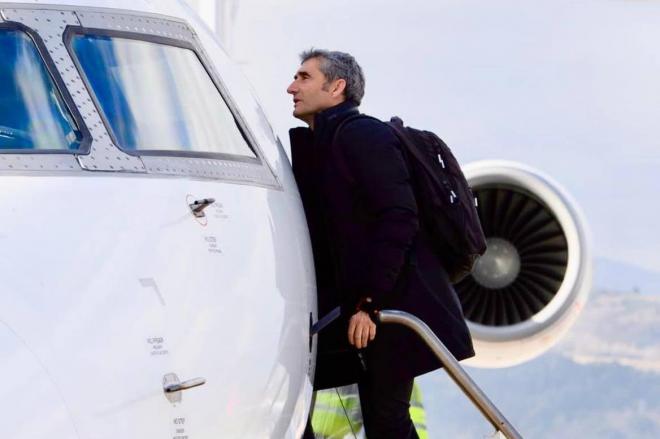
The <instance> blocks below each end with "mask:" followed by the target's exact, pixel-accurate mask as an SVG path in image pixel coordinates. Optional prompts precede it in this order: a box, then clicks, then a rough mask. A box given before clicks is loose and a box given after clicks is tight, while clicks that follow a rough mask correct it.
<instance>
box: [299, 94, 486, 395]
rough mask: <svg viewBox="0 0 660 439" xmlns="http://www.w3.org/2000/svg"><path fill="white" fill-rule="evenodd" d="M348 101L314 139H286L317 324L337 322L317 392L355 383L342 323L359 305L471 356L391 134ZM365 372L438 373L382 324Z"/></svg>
mask: <svg viewBox="0 0 660 439" xmlns="http://www.w3.org/2000/svg"><path fill="white" fill-rule="evenodd" d="M357 114H359V112H358V110H357V107H356V106H355V105H354V104H352V103H351V102H344V103H343V104H340V105H338V106H336V107H333V108H330V109H327V110H325V111H323V112H321V113H319V114H317V116H316V118H315V123H314V131H311V130H310V129H308V128H294V129H292V130H291V131H290V136H291V155H292V162H293V171H294V174H295V177H296V181H297V183H298V187H299V190H300V194H301V197H302V201H303V205H304V208H305V214H306V216H307V223H308V226H309V230H310V236H311V240H312V247H313V251H314V263H315V267H316V277H317V290H318V301H319V316H323V315H324V314H325V313H327V312H329V311H330V310H332V309H333V308H334V307H335V306H338V305H340V306H341V307H342V317H341V318H340V319H338V320H337V321H335V322H334V323H333V324H331V325H330V326H328V327H327V328H326V329H324V330H323V331H322V332H321V334H320V336H319V347H318V352H319V354H318V361H317V370H316V378H315V388H317V389H322V388H328V387H336V386H340V385H344V384H350V383H354V382H356V381H357V376H358V373H359V371H360V368H361V367H362V366H361V362H360V361H359V359H358V356H357V351H356V349H355V348H352V347H351V346H350V345H349V344H348V339H347V323H348V318H350V316H351V315H352V314H353V313H354V312H355V307H356V305H357V303H358V302H359V300H360V298H362V297H365V296H370V297H372V298H373V300H374V304H375V306H376V308H378V309H386V308H387V309H398V310H402V311H407V312H409V313H412V314H414V315H416V316H417V317H419V318H421V319H422V320H423V321H425V322H426V323H427V324H428V325H429V326H430V327H431V329H432V330H433V331H434V332H435V334H436V335H437V336H438V337H439V338H440V339H441V340H442V341H443V342H444V343H445V345H446V346H447V348H448V349H449V350H450V351H451V352H452V353H453V354H454V356H455V357H457V358H458V359H459V360H461V359H464V358H468V357H471V356H472V355H474V351H473V349H472V342H471V338H470V334H469V331H468V329H467V325H466V324H465V320H464V317H463V312H462V310H461V305H460V302H459V300H458V297H457V295H456V292H455V291H454V289H453V287H452V286H451V283H450V282H449V280H448V277H447V273H446V272H445V270H444V269H443V268H442V265H441V264H440V261H439V260H438V258H437V257H436V256H435V255H434V254H433V252H432V251H431V248H430V247H429V245H428V243H427V241H428V240H427V239H426V238H425V235H424V232H423V230H420V227H419V221H418V217H417V204H416V202H415V197H414V194H413V191H412V188H411V185H410V180H409V175H408V170H407V167H406V165H405V162H404V158H403V156H402V153H401V145H400V143H399V140H398V139H397V137H396V136H395V134H394V133H393V132H392V131H391V129H390V128H389V127H388V126H387V125H386V124H384V123H382V122H380V121H377V120H374V119H371V118H366V117H365V118H357V119H354V120H351V121H349V122H348V124H346V125H345V126H344V127H343V128H342V129H341V132H339V133H338V134H337V137H336V142H335V144H334V145H333V139H334V138H335V132H336V129H337V127H338V125H339V123H340V122H341V121H342V120H344V119H345V118H347V117H349V116H351V115H357ZM366 359H367V360H368V361H367V364H369V363H370V362H372V361H378V362H386V363H383V364H390V365H391V368H390V370H391V374H392V377H393V378H397V379H398V378H400V379H409V378H411V377H414V376H417V375H420V374H423V373H426V372H429V371H431V370H434V369H437V368H439V367H440V363H439V361H438V360H437V359H436V358H435V357H434V356H433V355H432V354H431V353H430V351H429V350H428V348H427V347H426V346H425V345H424V344H423V343H422V342H421V341H420V340H419V339H418V338H417V336H416V335H414V334H413V333H412V332H410V330H408V329H406V328H402V327H398V326H397V327H395V326H393V325H381V326H379V327H378V329H377V334H376V339H375V340H374V341H373V342H371V343H370V344H369V347H368V348H367V349H366Z"/></svg>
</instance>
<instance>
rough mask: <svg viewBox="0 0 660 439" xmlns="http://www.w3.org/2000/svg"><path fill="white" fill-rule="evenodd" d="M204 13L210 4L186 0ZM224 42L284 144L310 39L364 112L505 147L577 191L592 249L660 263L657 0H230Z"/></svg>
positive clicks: (481, 151)
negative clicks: (359, 72)
mask: <svg viewBox="0 0 660 439" xmlns="http://www.w3.org/2000/svg"><path fill="white" fill-rule="evenodd" d="M197 3H198V4H199V6H200V7H201V8H202V11H203V12H205V15H206V16H207V17H211V16H212V15H213V12H212V9H213V7H214V6H213V3H214V2H213V1H212V0H199V1H197ZM234 3H235V5H236V6H237V8H236V9H235V16H234V22H233V23H234V24H233V29H232V32H231V35H232V37H231V40H230V41H229V43H228V46H229V47H228V49H229V51H230V53H231V55H232V56H233V58H234V59H235V60H237V61H238V62H239V63H241V65H242V67H243V70H244V72H245V74H246V76H247V77H248V79H249V81H250V82H251V83H252V85H253V86H254V89H255V92H256V94H257V96H258V97H259V99H260V101H261V103H262V105H263V107H264V109H265V111H266V114H267V115H268V116H269V118H270V120H271V122H272V124H273V127H274V129H275V131H276V133H277V134H278V135H279V137H280V138H281V139H282V143H283V144H284V145H285V147H288V134H287V131H288V129H289V128H290V127H292V126H296V125H300V122H299V121H297V120H295V119H294V118H293V117H292V116H291V110H292V102H291V97H290V96H288V95H287V94H286V91H285V90H286V87H287V85H288V84H289V83H290V81H291V79H292V76H293V73H294V72H295V70H296V68H297V66H298V64H299V60H298V54H299V53H300V52H301V51H302V50H305V49H308V48H310V47H317V48H328V49H335V50H342V51H346V52H350V53H351V54H353V55H354V56H355V57H356V59H357V60H358V62H359V63H360V64H361V65H362V67H363V69H364V71H365V74H366V78H367V87H366V95H365V99H364V101H363V105H362V107H361V109H362V111H363V112H366V113H370V114H372V115H375V116H377V117H380V118H389V117H390V116H392V115H399V116H401V117H402V118H403V119H404V121H406V123H407V124H409V125H411V126H415V127H420V128H425V129H429V130H432V131H434V132H436V133H437V134H438V135H440V137H442V138H443V139H444V140H445V141H446V142H447V143H448V144H449V145H450V147H452V149H453V151H454V153H455V154H456V155H457V157H458V159H459V160H460V161H461V162H462V163H464V164H465V163H469V162H472V161H475V160H482V159H506V160H513V161H518V162H522V163H525V164H527V165H531V166H533V167H535V168H537V169H539V170H541V171H542V172H545V173H547V174H549V175H551V176H552V177H553V178H554V179H555V180H557V181H558V182H559V183H560V184H561V185H562V186H563V187H565V188H566V189H567V190H568V192H569V193H571V194H572V195H573V197H574V198H575V199H576V200H577V203H578V205H579V206H580V207H581V209H582V211H583V212H584V214H585V216H586V219H587V223H588V225H589V228H590V230H591V243H592V247H593V253H594V255H595V256H596V257H597V258H606V259H608V260H613V261H621V262H624V263H626V264H632V265H636V266H639V267H643V268H645V269H647V270H652V271H658V272H660V252H658V251H657V248H658V247H659V244H660V234H659V233H657V232H656V230H655V227H656V223H657V220H658V219H659V218H660V207H659V205H658V203H655V202H654V200H655V199H656V191H657V190H658V189H660V175H659V174H660V173H659V172H658V171H659V170H660V140H659V139H660V138H659V137H658V136H657V133H656V131H657V127H659V126H660V123H658V121H659V120H660V105H658V103H659V102H660V81H658V78H659V77H660V51H658V50H657V41H658V36H660V1H653V0H647V1H642V0H637V1H635V0H626V1H624V0H537V1H534V2H528V1H514V0H499V1H476V0H460V1H459V0H453V1H447V0H434V1H423V0H408V1H406V2H396V1H393V0H360V1H355V0H335V1H333V2H328V1H323V2H321V1H311V0H305V1H302V0H237V1H235V2H234Z"/></svg>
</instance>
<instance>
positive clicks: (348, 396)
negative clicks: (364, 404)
mask: <svg viewBox="0 0 660 439" xmlns="http://www.w3.org/2000/svg"><path fill="white" fill-rule="evenodd" d="M312 428H313V429H314V434H315V435H316V437H317V438H318V437H319V436H321V437H323V438H324V439H344V438H353V437H355V436H356V435H357V434H358V432H359V431H360V430H361V429H362V411H361V410H360V397H359V396H358V388H357V384H353V385H350V386H344V387H338V388H335V389H327V390H319V391H317V392H316V403H315V404H314V413H313V415H312Z"/></svg>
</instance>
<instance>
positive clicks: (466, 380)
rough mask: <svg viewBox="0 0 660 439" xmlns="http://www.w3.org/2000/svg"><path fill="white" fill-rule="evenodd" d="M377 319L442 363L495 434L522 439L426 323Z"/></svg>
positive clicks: (404, 316) (387, 314)
mask: <svg viewBox="0 0 660 439" xmlns="http://www.w3.org/2000/svg"><path fill="white" fill-rule="evenodd" d="M377 316H378V320H379V321H380V323H398V324H400V325H403V326H406V327H408V328H410V329H412V330H413V331H415V333H417V335H419V337H420V338H421V339H422V340H424V342H425V343H426V344H427V345H428V346H429V348H431V350H432V351H433V353H434V354H435V355H436V356H437V357H438V359H439V360H440V361H441V362H442V364H443V366H444V368H445V370H446V371H447V373H448V374H449V376H450V377H451V379H452V380H454V382H455V383H456V384H457V385H458V387H460V389H461V390H462V391H463V393H465V395H466V396H467V397H468V398H470V400H471V401H472V403H473V404H474V405H476V406H477V408H478V409H479V411H480V412H481V413H482V414H483V415H484V417H485V418H486V419H487V420H488V421H489V422H490V423H491V424H492V426H493V428H495V430H496V432H502V433H503V434H504V435H505V436H506V437H507V438H508V439H522V436H521V435H520V433H518V432H517V431H516V429H515V428H514V427H513V425H511V423H510V422H509V421H507V419H506V418H505V417H504V415H503V414H502V413H501V412H500V411H499V410H498V409H497V407H495V405H494V404H493V403H492V402H491V401H490V399H488V397H487V396H486V394H485V393H484V392H483V391H482V390H481V389H480V388H479V386H477V384H476V383H475V382H474V381H472V378H470V376H469V375H468V374H467V372H465V370H463V368H462V367H461V366H460V365H459V364H458V361H456V358H454V356H453V355H452V354H451V352H449V350H448V349H447V348H446V347H445V345H444V344H443V343H442V342H441V341H440V340H439V339H438V337H437V336H436V335H435V334H434V333H433V331H431V328H429V327H428V325H427V324H426V323H424V322H423V321H422V320H420V319H419V318H417V317H415V316H414V315H412V314H410V313H407V312H404V311H395V310H383V311H380V312H379V313H378V314H377Z"/></svg>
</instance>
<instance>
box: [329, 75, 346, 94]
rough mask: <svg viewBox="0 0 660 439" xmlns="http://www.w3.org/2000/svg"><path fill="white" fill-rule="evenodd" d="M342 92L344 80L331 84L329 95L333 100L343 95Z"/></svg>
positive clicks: (344, 88) (344, 86)
mask: <svg viewBox="0 0 660 439" xmlns="http://www.w3.org/2000/svg"><path fill="white" fill-rule="evenodd" d="M344 90H346V80H345V79H337V80H335V81H334V82H333V84H332V88H331V90H330V93H331V94H332V97H333V98H336V97H339V96H341V95H343V94H344Z"/></svg>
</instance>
